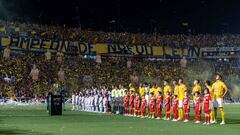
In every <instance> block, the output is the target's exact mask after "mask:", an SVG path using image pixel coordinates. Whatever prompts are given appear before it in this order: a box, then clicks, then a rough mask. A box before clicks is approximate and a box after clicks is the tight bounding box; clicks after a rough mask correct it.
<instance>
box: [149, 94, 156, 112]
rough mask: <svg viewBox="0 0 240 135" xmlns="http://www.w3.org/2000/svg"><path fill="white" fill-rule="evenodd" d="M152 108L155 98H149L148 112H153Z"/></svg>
mask: <svg viewBox="0 0 240 135" xmlns="http://www.w3.org/2000/svg"><path fill="white" fill-rule="evenodd" d="M154 106H155V98H154V97H151V99H150V103H149V110H150V112H154Z"/></svg>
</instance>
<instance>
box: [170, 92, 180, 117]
mask: <svg viewBox="0 0 240 135" xmlns="http://www.w3.org/2000/svg"><path fill="white" fill-rule="evenodd" d="M178 104H179V101H178V97H177V95H174V97H173V99H172V110H173V120H172V121H178Z"/></svg>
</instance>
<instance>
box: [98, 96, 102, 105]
mask: <svg viewBox="0 0 240 135" xmlns="http://www.w3.org/2000/svg"><path fill="white" fill-rule="evenodd" d="M98 105H99V106H100V107H102V106H103V97H102V96H100V97H99V98H98Z"/></svg>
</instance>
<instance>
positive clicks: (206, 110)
mask: <svg viewBox="0 0 240 135" xmlns="http://www.w3.org/2000/svg"><path fill="white" fill-rule="evenodd" d="M203 111H204V113H206V114H210V112H211V111H210V110H209V107H208V106H204V110H203Z"/></svg>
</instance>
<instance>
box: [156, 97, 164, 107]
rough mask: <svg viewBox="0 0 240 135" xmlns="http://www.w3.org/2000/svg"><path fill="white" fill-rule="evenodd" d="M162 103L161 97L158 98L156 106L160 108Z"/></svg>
mask: <svg viewBox="0 0 240 135" xmlns="http://www.w3.org/2000/svg"><path fill="white" fill-rule="evenodd" d="M162 101H163V97H162V96H160V97H158V98H157V103H156V104H157V106H162Z"/></svg>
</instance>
